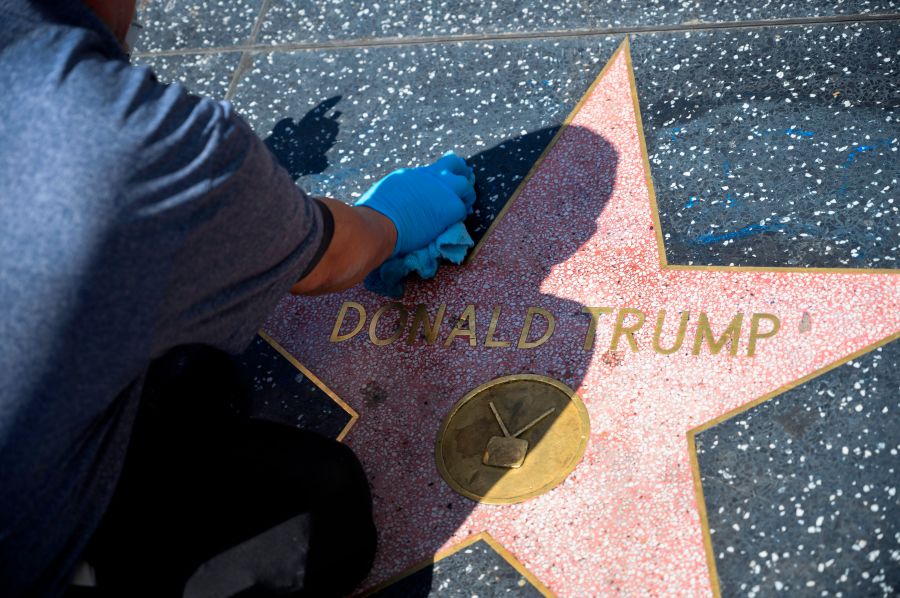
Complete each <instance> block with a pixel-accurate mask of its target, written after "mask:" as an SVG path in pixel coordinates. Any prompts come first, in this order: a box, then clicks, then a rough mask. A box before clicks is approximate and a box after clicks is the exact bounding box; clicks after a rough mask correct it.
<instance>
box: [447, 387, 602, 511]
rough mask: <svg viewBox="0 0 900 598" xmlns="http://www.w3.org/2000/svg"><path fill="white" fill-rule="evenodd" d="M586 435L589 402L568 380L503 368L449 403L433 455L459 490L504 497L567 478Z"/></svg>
mask: <svg viewBox="0 0 900 598" xmlns="http://www.w3.org/2000/svg"><path fill="white" fill-rule="evenodd" d="M589 435H590V421H589V418H588V413H587V409H586V408H585V406H584V403H582V402H581V399H580V398H579V397H578V395H576V394H575V392H574V391H573V390H572V389H571V388H569V387H568V386H566V385H565V384H563V383H562V382H559V381H557V380H553V379H552V378H547V377H545V376H537V375H533V374H519V375H514V376H504V377H502V378H497V379H495V380H491V381H490V382H487V383H486V384H482V385H481V386H479V387H478V388H476V389H474V390H472V391H471V392H469V393H467V394H466V396H464V397H463V398H462V399H460V401H459V402H458V403H456V405H454V406H453V408H452V409H451V410H450V413H449V414H448V415H447V417H446V418H445V419H444V422H443V425H442V426H441V429H440V432H439V433H438V439H437V446H436V450H435V456H436V460H437V467H438V470H439V471H440V473H441V475H442V476H443V478H444V480H446V482H447V483H448V484H449V485H450V487H451V488H453V489H454V490H456V491H457V492H459V493H460V494H462V495H463V496H466V497H468V498H471V499H472V500H475V501H478V502H483V503H493V504H509V503H516V502H522V501H524V500H527V499H529V498H532V497H535V496H538V495H540V494H543V493H544V492H547V491H549V490H551V489H552V488H554V487H556V486H557V485H558V484H560V483H561V482H562V481H563V480H565V479H566V477H568V475H569V473H571V472H572V470H573V469H575V466H576V465H578V462H579V461H581V457H582V456H583V455H584V450H585V448H586V446H587V440H588V436H589Z"/></svg>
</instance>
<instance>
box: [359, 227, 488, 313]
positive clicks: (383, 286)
mask: <svg viewBox="0 0 900 598" xmlns="http://www.w3.org/2000/svg"><path fill="white" fill-rule="evenodd" d="M473 245H475V242H474V241H472V237H471V236H470V235H469V231H468V230H466V225H465V224H464V223H463V222H457V223H456V224H452V225H450V227H449V228H448V229H447V230H445V231H444V232H442V233H441V234H440V235H438V237H437V238H436V239H435V240H434V241H432V242H431V243H429V244H428V245H427V246H425V247H423V248H421V249H417V250H415V251H411V252H410V253H407V254H406V255H403V256H397V257H392V258H390V259H388V260H387V261H386V262H384V263H383V264H381V266H379V267H378V268H376V269H375V270H374V271H373V272H372V273H371V274H369V275H368V276H367V277H366V280H365V287H366V288H367V289H368V290H370V291H372V292H373V293H379V294H381V295H386V296H388V297H394V298H400V297H402V296H403V288H404V282H405V281H406V277H407V276H408V275H409V274H410V273H412V272H415V273H416V274H418V275H419V276H420V277H421V278H423V279H428V278H434V275H435V274H437V270H438V266H439V265H440V262H439V260H446V261H448V262H450V263H453V264H457V265H458V264H461V263H462V261H463V259H464V258H465V257H466V253H467V252H468V251H469V248H470V247H472V246H473Z"/></svg>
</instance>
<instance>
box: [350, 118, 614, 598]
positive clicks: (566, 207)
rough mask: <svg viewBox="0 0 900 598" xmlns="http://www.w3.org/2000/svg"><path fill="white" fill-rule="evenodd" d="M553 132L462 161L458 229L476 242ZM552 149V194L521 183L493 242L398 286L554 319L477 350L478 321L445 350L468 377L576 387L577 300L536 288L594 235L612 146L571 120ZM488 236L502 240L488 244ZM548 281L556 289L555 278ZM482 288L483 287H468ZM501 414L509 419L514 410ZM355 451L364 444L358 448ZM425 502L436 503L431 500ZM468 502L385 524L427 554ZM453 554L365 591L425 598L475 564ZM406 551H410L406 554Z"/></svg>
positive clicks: (534, 433)
mask: <svg viewBox="0 0 900 598" xmlns="http://www.w3.org/2000/svg"><path fill="white" fill-rule="evenodd" d="M558 130H559V128H558V127H552V128H546V129H541V130H538V131H534V132H531V133H528V134H526V135H522V136H519V137H515V138H512V139H508V140H506V141H504V142H502V143H500V144H498V145H496V146H495V147H492V148H490V149H488V150H486V151H484V152H481V153H479V154H476V155H474V156H472V157H470V158H468V160H467V161H468V162H469V164H470V165H472V166H473V167H474V168H475V170H476V175H477V180H478V184H477V186H476V191H477V200H476V203H475V209H476V211H475V213H474V214H473V215H472V217H471V218H470V219H469V220H468V221H467V226H469V227H470V230H471V231H472V233H473V234H472V236H473V237H474V238H475V239H476V241H477V240H478V239H481V238H482V237H483V236H484V232H485V231H486V229H487V228H488V226H490V223H491V222H492V221H493V220H494V219H495V218H496V216H497V215H498V214H499V213H500V212H501V211H502V210H503V208H504V206H505V205H506V204H507V203H508V202H509V200H510V199H511V196H512V195H513V194H514V192H515V190H516V188H517V187H518V186H519V185H520V184H521V181H522V180H523V179H524V177H525V176H526V175H527V173H528V172H529V170H530V169H531V168H532V166H534V164H535V162H536V161H537V160H538V158H539V157H540V155H541V154H542V153H543V151H544V149H545V148H546V147H547V144H548V143H549V141H550V140H551V139H552V137H553V135H554V134H555V133H556V132H557V131H558ZM555 149H556V150H560V151H558V152H557V151H554V150H551V151H550V153H549V154H548V155H547V157H546V159H545V160H544V161H543V162H542V163H541V167H542V168H547V169H550V171H552V172H553V173H554V174H553V175H551V176H553V181H554V182H553V184H552V187H551V186H550V185H549V184H547V183H544V184H543V187H544V188H545V189H548V188H552V189H553V193H552V194H550V195H547V196H546V197H542V198H540V199H539V200H538V199H537V198H536V197H535V195H534V193H535V190H534V189H531V190H529V194H528V195H527V196H526V195H523V196H522V199H518V200H516V201H525V202H527V203H526V205H520V206H517V207H518V208H521V209H519V210H517V209H516V207H513V206H512V205H510V209H511V211H510V212H509V214H510V215H512V217H513V218H515V222H516V227H515V228H514V229H510V228H507V227H503V226H502V225H501V226H499V227H498V228H495V229H494V231H493V233H492V236H493V237H495V238H494V240H493V241H492V242H489V243H488V245H487V246H485V247H484V248H483V249H482V251H481V252H480V253H479V254H478V257H477V258H476V259H475V260H474V261H473V262H472V264H471V265H468V266H463V267H462V268H461V269H460V270H458V271H457V272H454V273H453V275H452V278H451V279H448V278H441V277H440V276H439V279H440V280H441V282H440V283H438V284H439V285H440V287H439V288H436V289H435V288H429V287H430V285H432V284H435V283H431V282H428V281H425V282H410V283H408V288H407V295H406V297H405V299H404V304H407V305H409V304H414V303H416V302H418V301H421V297H422V296H423V294H424V296H432V297H433V296H434V295H435V294H437V295H438V296H440V294H441V292H442V291H443V292H448V293H451V294H452V293H454V292H460V289H468V290H466V291H462V292H463V293H465V296H466V297H467V299H466V302H467V303H472V304H476V305H477V306H478V310H479V312H478V313H479V314H480V313H482V310H484V312H486V313H490V310H491V308H492V307H493V306H497V305H501V306H503V309H504V313H506V311H507V308H513V310H515V311H519V312H524V306H540V307H542V308H544V309H547V310H548V311H550V312H551V313H552V314H553V315H554V316H555V317H556V324H557V326H556V333H555V334H554V337H553V338H552V339H551V340H550V341H549V342H548V343H547V344H546V345H543V346H541V347H539V348H537V349H531V350H517V349H516V348H515V345H514V339H513V346H512V347H508V348H506V349H484V348H483V347H482V346H481V342H482V339H484V338H485V337H484V334H485V333H484V327H485V325H486V322H484V321H482V320H479V322H478V329H479V332H478V339H479V346H478V349H472V350H471V351H463V352H454V353H455V355H456V356H455V357H454V359H453V363H452V367H453V368H454V369H455V370H457V371H477V372H478V375H477V380H480V381H481V382H485V381H488V380H491V379H494V378H496V377H499V376H505V375H511V374H525V373H527V374H540V375H544V376H548V377H550V378H553V379H556V380H559V381H561V382H563V383H564V384H566V385H568V386H569V387H571V388H573V389H576V390H577V389H579V387H580V386H581V384H582V382H583V380H584V378H585V376H586V374H587V371H588V367H589V365H590V362H591V358H592V355H593V349H591V350H585V349H584V348H583V343H584V335H585V332H586V330H587V328H588V323H589V322H590V317H589V316H588V315H587V314H585V313H583V312H582V305H581V304H579V303H578V302H576V301H572V300H571V299H567V298H565V297H563V296H557V295H555V294H551V293H552V292H553V290H552V289H553V288H554V287H552V286H550V287H549V288H550V289H551V291H550V293H548V292H547V290H548V289H547V288H546V287H547V286H549V285H547V284H546V283H548V282H550V281H549V279H548V278H547V277H548V274H549V273H550V271H551V270H552V269H553V268H554V267H555V266H557V265H559V264H563V263H565V262H566V261H568V260H569V259H570V258H571V257H572V256H573V255H574V254H575V253H576V252H578V251H579V249H581V248H582V247H583V246H584V245H585V244H586V243H588V242H589V241H590V240H591V239H592V237H594V235H595V234H596V232H597V229H596V225H597V219H598V218H599V216H600V213H601V212H602V211H603V209H604V208H605V207H606V205H607V203H608V201H609V198H610V195H611V194H612V191H613V185H614V181H615V174H616V170H617V165H618V153H617V152H616V150H615V148H614V147H613V146H612V145H611V144H610V143H609V142H608V141H606V140H605V139H604V138H603V137H602V136H600V135H598V134H596V133H595V132H593V131H591V130H589V129H586V128H583V127H578V126H574V125H570V126H568V127H567V128H566V129H565V130H564V131H563V133H562V136H561V138H560V139H559V141H558V143H557V144H556V145H555ZM546 172H548V171H545V173H546ZM513 199H515V198H513ZM538 202H540V203H538ZM506 217H507V218H509V217H510V216H509V215H508V216H506ZM497 243H502V245H500V246H498V245H497ZM596 259H603V258H602V257H597V258H596ZM445 268H450V267H449V266H445ZM469 269H471V270H469ZM485 272H486V273H485ZM490 272H495V273H497V274H499V273H503V272H505V273H508V276H509V278H508V280H510V281H512V280H513V279H515V281H516V282H515V283H514V284H505V283H504V282H503V281H502V280H501V281H496V282H497V284H495V285H493V286H492V285H487V286H485V285H483V284H481V283H479V282H478V280H477V279H478V278H479V277H483V276H490ZM448 283H449V284H448ZM554 284H556V285H557V287H558V285H559V279H558V278H557V279H556V280H555V283H554ZM482 288H483V289H486V290H481V291H479V290H478V289H482ZM492 288H493V290H491V289H492ZM498 289H502V292H501V293H500V294H498V292H497V291H498ZM560 290H561V291H562V289H560ZM519 317H521V315H520V316H519ZM452 325H453V321H452V320H451V321H449V322H448V321H447V320H445V321H444V326H445V328H443V330H444V332H443V334H446V330H447V328H446V327H448V326H452ZM542 332H543V331H533V334H534V335H535V336H537V335H539V334H541V333H542ZM507 334H509V332H507ZM559 343H564V346H565V347H567V348H566V349H565V350H564V351H563V354H562V357H560V355H559V352H560V349H559ZM554 346H555V347H556V348H554ZM398 366H399V364H398ZM457 398H458V397H457ZM454 400H455V399H454ZM557 416H558V413H557V414H555V415H551V416H550V417H547V418H546V419H545V420H543V423H542V424H541V425H539V426H536V427H535V428H533V429H532V430H531V431H530V432H528V433H526V434H525V435H524V436H523V438H525V437H527V438H526V439H527V441H528V442H529V446H530V447H531V448H529V452H531V451H533V450H534V447H537V446H538V445H539V444H540V443H541V442H542V441H543V439H544V436H545V434H546V433H547V432H548V430H549V429H550V428H551V427H552V425H553V423H554V421H555V420H556V419H557ZM511 417H515V414H514V415H512V416H511ZM522 417H524V414H522ZM487 421H488V422H491V421H492V420H490V419H488V420H487ZM488 425H490V424H488ZM507 425H508V426H509V427H510V428H518V427H520V426H522V425H524V420H523V421H515V420H512V421H508V422H507ZM499 433H500V432H499V429H497V430H494V429H491V430H480V432H479V438H480V437H481V436H484V440H485V442H486V441H487V439H488V438H489V437H490V436H491V435H492V434H493V435H499ZM355 448H356V447H355ZM358 448H359V450H361V451H366V447H358ZM379 448H380V449H382V450H383V449H384V447H379ZM372 457H376V458H377V455H372V456H369V462H372V461H373V459H372ZM428 459H430V455H428V454H423V455H421V456H418V455H417V456H415V457H413V458H411V459H410V461H411V462H418V463H423V462H427V461H426V460H428ZM511 471H515V470H509V469H504V468H496V470H495V471H482V472H481V473H477V474H475V475H476V476H481V477H480V478H479V479H480V480H481V481H480V482H479V484H480V485H481V487H482V489H489V488H491V487H493V486H492V485H494V484H497V483H499V482H500V480H502V479H503V478H504V476H506V475H510V472H511ZM472 479H473V480H474V479H475V478H474V477H473V478H472ZM440 483H443V482H440ZM374 486H375V492H376V494H382V495H389V494H390V493H391V492H392V490H391V489H390V488H388V487H381V486H380V485H379V481H378V480H377V479H376V480H375V483H374ZM435 494H436V495H439V496H441V497H443V498H442V500H447V498H450V495H448V494H447V493H446V492H438V491H437V489H435ZM388 502H390V500H388ZM435 502H436V503H437V502H438V501H437V500H436V499H435ZM460 503H462V508H460ZM428 507H432V505H422V508H423V509H427V508H428ZM475 507H476V504H475V503H474V502H469V501H467V500H465V499H462V500H460V497H456V499H455V500H454V501H453V508H452V510H451V509H449V507H448V508H447V509H439V510H440V511H441V514H440V515H439V516H438V518H439V521H434V522H433V525H434V528H435V529H437V528H440V529H442V530H445V532H444V533H443V534H440V533H438V534H433V535H431V534H422V533H421V530H420V529H418V528H417V527H416V526H417V525H421V522H420V521H418V520H417V519H415V520H414V521H415V522H410V523H409V524H408V525H407V524H406V523H405V522H400V521H397V520H396V519H394V520H393V521H392V527H400V528H403V529H402V530H401V531H399V533H398V532H397V530H394V531H393V533H394V534H398V535H399V536H400V537H405V538H407V539H413V538H415V540H414V541H412V542H411V544H414V545H415V546H416V548H415V552H417V553H419V554H422V553H425V552H427V551H430V552H431V554H434V553H435V551H437V550H438V549H439V548H440V547H441V546H442V545H443V544H444V543H446V541H447V539H448V538H449V537H450V536H449V534H448V533H446V532H447V531H449V530H453V531H456V530H458V529H461V528H463V527H465V526H467V525H469V524H468V523H467V517H468V516H469V515H470V513H471V512H472V510H473V509H474V508H475ZM433 508H437V507H433ZM496 508H503V507H496ZM475 531H477V530H475ZM487 531H490V530H487ZM424 536H429V537H427V538H425V537H424ZM395 546H396V544H395ZM457 554H458V555H460V557H461V558H460V559H458V560H456V562H454V561H453V559H450V560H445V561H442V563H441V569H442V571H441V573H440V577H439V578H436V577H437V574H436V573H435V571H434V567H433V566H425V567H424V568H422V569H419V570H418V571H416V572H414V573H412V574H410V575H409V576H407V577H405V578H403V579H401V580H399V581H396V582H394V583H393V584H392V585H390V586H388V587H387V588H383V589H381V590H380V591H378V592H377V593H376V594H374V596H377V597H378V598H385V597H397V598H400V597H403V598H425V597H427V596H430V595H432V592H433V591H434V589H433V588H432V586H433V584H440V583H442V582H445V581H447V580H448V579H450V578H454V579H462V578H464V577H467V576H468V574H467V573H466V572H465V570H466V567H468V566H474V567H475V568H476V569H477V568H478V566H477V564H476V563H473V562H471V561H470V560H469V559H471V558H472V557H467V556H463V555H462V553H457ZM406 556H412V554H410V553H408V554H407V555H406ZM379 562H382V561H379ZM522 591H524V590H522ZM529 595H530V594H529ZM374 596H373V598H374Z"/></svg>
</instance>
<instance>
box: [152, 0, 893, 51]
mask: <svg viewBox="0 0 900 598" xmlns="http://www.w3.org/2000/svg"><path fill="white" fill-rule="evenodd" d="M270 5H271V0H265V1H264V2H263V6H262V9H261V10H260V14H259V16H258V17H257V20H256V23H254V26H253V31H252V33H251V36H250V38H249V40H248V42H249V43H247V44H242V45H237V46H217V47H210V48H182V49H177V50H160V51H155V52H138V53H136V54H135V56H138V57H144V56H177V55H182V54H220V53H227V52H244V53H251V52H293V51H301V50H328V49H341V48H371V47H381V46H410V45H428V44H444V43H466V42H469V43H473V42H499V41H515V40H530V39H557V38H574V37H594V36H619V35H623V34H642V33H678V32H688V31H706V30H716V29H752V28H761V27H789V26H798V25H829V24H846V23H872V22H880V21H896V20H900V13H890V14H879V15H834V16H828V17H803V18H793V19H769V20H758V21H728V22H722V23H689V24H678V25H659V26H646V27H645V26H634V27H607V28H595V29H572V30H550V31H526V32H508V33H486V34H480V33H473V34H462V35H435V36H429V37H383V38H359V39H346V40H330V41H322V42H292V43H283V44H259V43H256V36H257V35H258V33H259V29H260V28H261V26H262V20H263V17H264V15H265V12H266V11H268V9H269V6H270Z"/></svg>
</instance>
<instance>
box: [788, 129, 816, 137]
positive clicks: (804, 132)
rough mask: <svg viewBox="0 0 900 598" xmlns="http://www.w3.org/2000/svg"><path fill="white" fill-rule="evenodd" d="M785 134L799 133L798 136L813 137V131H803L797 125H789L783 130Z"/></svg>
mask: <svg viewBox="0 0 900 598" xmlns="http://www.w3.org/2000/svg"><path fill="white" fill-rule="evenodd" d="M784 134H785V135H799V136H800V137H813V136H814V135H815V133H813V132H812V131H804V130H802V129H800V128H799V127H791V128H790V129H788V130H787V131H785V132H784Z"/></svg>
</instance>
